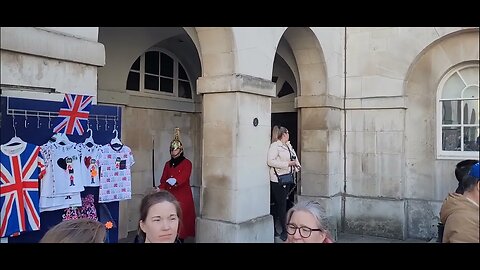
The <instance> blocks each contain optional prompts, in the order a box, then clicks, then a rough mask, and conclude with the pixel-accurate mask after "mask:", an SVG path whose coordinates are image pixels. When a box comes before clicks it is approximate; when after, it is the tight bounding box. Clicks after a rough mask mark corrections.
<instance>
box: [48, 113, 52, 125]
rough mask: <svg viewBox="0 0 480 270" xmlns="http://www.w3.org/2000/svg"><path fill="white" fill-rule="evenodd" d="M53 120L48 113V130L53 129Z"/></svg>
mask: <svg viewBox="0 0 480 270" xmlns="http://www.w3.org/2000/svg"><path fill="white" fill-rule="evenodd" d="M51 122H52V118H51V117H50V112H48V129H50V128H51Z"/></svg>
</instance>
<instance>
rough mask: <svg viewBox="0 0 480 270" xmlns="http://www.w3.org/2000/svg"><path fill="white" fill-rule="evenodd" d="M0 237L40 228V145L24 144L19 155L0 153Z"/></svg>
mask: <svg viewBox="0 0 480 270" xmlns="http://www.w3.org/2000/svg"><path fill="white" fill-rule="evenodd" d="M0 163H1V167H0V210H1V211H0V237H6V236H12V235H18V233H20V232H24V231H36V230H39V229H40V215H39V213H40V211H39V202H38V200H39V191H38V182H39V180H40V179H41V178H42V177H43V175H44V174H45V165H44V164H45V163H44V161H43V158H42V156H41V154H40V147H39V146H36V145H33V144H29V143H27V144H26V147H25V149H24V150H23V152H22V153H20V154H19V155H18V154H17V155H12V156H11V155H7V154H5V153H4V149H2V151H1V153H0Z"/></svg>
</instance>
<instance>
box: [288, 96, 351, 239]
mask: <svg viewBox="0 0 480 270" xmlns="http://www.w3.org/2000/svg"><path fill="white" fill-rule="evenodd" d="M295 103H296V107H297V108H299V113H300V131H299V134H301V139H300V142H301V144H300V158H301V160H300V161H301V163H302V169H301V182H300V196H299V197H298V200H299V201H301V200H311V199H314V200H317V201H320V202H321V203H322V205H323V206H324V207H325V210H326V214H327V216H328V217H329V221H330V223H331V224H330V225H331V226H330V229H331V232H332V235H333V236H334V238H336V231H337V224H340V213H341V196H340V194H341V192H342V189H343V159H342V156H343V153H342V149H343V145H342V129H343V120H342V119H343V111H342V110H341V108H342V107H343V102H342V99H341V98H339V97H335V96H331V95H317V96H299V97H297V98H296V102H295Z"/></svg>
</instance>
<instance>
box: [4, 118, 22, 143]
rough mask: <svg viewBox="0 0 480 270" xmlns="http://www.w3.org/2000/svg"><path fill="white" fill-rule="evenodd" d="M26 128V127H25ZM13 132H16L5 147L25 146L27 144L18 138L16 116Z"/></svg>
mask: <svg viewBox="0 0 480 270" xmlns="http://www.w3.org/2000/svg"><path fill="white" fill-rule="evenodd" d="M25 127H26V125H25ZM13 131H14V136H13V137H12V138H11V139H10V141H8V142H7V143H6V144H4V145H5V146H16V145H19V144H24V143H25V142H24V141H23V140H22V139H21V138H20V137H18V136H17V129H16V128H15V116H13Z"/></svg>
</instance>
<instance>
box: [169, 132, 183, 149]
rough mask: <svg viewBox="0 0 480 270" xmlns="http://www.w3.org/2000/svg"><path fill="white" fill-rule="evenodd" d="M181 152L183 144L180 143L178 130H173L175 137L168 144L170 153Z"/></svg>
mask: <svg viewBox="0 0 480 270" xmlns="http://www.w3.org/2000/svg"><path fill="white" fill-rule="evenodd" d="M179 148H180V150H183V144H182V142H181V141H180V128H175V135H174V137H173V140H172V142H170V151H173V150H177V149H179Z"/></svg>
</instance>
